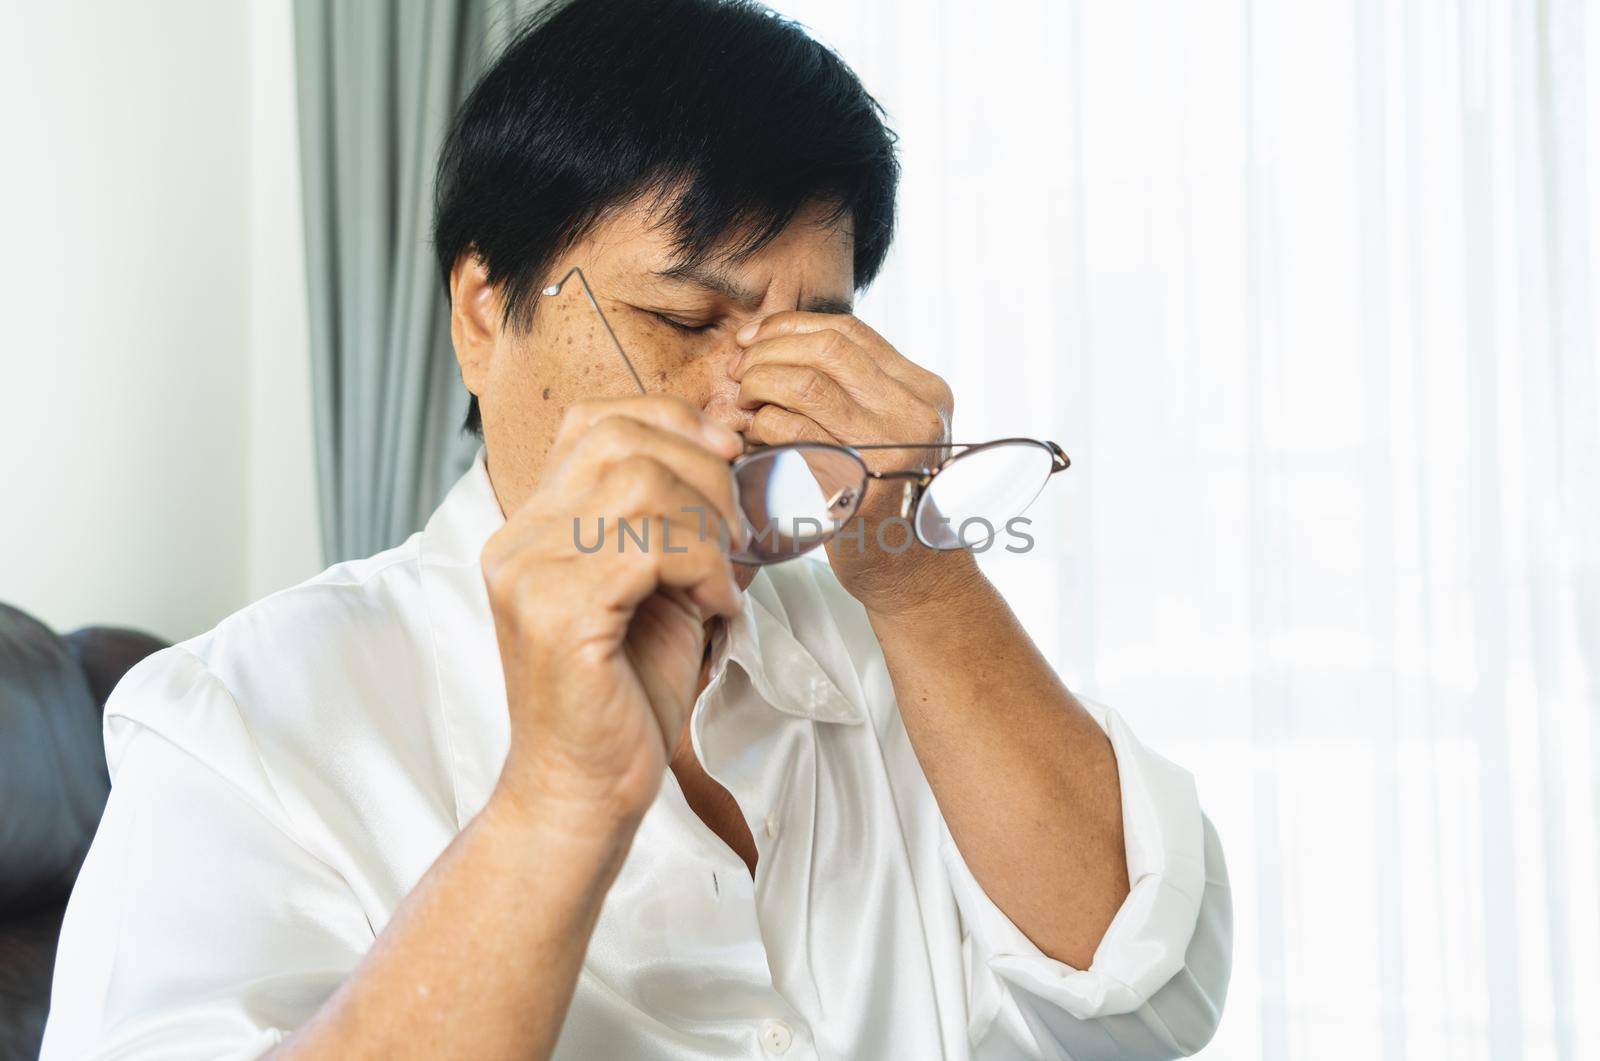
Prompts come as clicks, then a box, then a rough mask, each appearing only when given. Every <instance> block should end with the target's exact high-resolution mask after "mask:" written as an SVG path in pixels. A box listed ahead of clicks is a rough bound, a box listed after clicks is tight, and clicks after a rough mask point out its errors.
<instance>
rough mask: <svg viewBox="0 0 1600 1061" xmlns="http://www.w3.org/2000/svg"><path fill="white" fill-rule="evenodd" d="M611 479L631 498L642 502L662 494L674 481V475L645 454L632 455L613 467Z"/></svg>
mask: <svg viewBox="0 0 1600 1061" xmlns="http://www.w3.org/2000/svg"><path fill="white" fill-rule="evenodd" d="M610 477H611V479H613V480H614V481H615V482H616V483H617V484H618V485H620V486H621V487H622V488H623V490H624V491H625V492H626V493H627V494H628V496H629V497H631V498H633V499H634V500H635V501H641V502H642V501H644V500H646V499H648V498H650V497H653V496H655V495H657V494H660V493H662V492H663V491H664V490H665V489H666V488H667V486H668V485H669V484H670V483H671V481H672V473H671V472H669V471H667V469H666V467H665V466H664V465H663V464H662V463H661V462H660V461H658V460H656V459H655V458H654V457H651V456H649V455H647V454H644V453H635V454H632V455H631V456H628V457H624V458H623V459H622V460H620V461H618V462H617V463H616V464H614V465H612V468H611V472H610Z"/></svg>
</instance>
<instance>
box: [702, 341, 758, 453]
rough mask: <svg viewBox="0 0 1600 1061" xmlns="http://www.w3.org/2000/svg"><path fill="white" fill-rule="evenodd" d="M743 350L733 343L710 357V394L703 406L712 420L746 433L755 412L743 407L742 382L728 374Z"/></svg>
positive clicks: (708, 384) (707, 364)
mask: <svg viewBox="0 0 1600 1061" xmlns="http://www.w3.org/2000/svg"><path fill="white" fill-rule="evenodd" d="M739 353H740V348H739V347H738V346H736V345H735V344H733V343H729V344H728V349H727V350H725V351H722V352H719V353H718V354H717V356H715V357H710V358H707V359H706V371H707V377H708V378H707V379H706V381H705V388H706V390H705V395H706V397H705V400H704V401H703V402H702V403H701V408H702V409H703V410H704V411H705V414H706V415H707V416H708V417H710V418H711V419H712V420H714V421H716V422H717V423H719V424H721V425H723V426H724V427H727V428H731V429H732V430H734V431H737V432H738V433H739V434H741V435H742V434H744V433H745V432H747V431H749V430H750V423H751V421H752V420H753V419H754V413H753V412H752V411H751V410H749V409H741V408H739V382H738V381H737V380H735V379H734V378H733V377H732V376H730V375H728V373H729V371H731V370H732V368H733V363H734V362H735V361H737V360H738V359H739Z"/></svg>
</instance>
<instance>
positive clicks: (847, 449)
mask: <svg viewBox="0 0 1600 1061" xmlns="http://www.w3.org/2000/svg"><path fill="white" fill-rule="evenodd" d="M573 277H577V279H578V284H579V286H581V287H582V288H583V293H584V295H585V296H586V297H587V298H588V300H589V305H590V306H592V307H593V308H594V311H595V314H596V315H597V316H598V317H599V318H600V323H601V325H602V326H603V327H604V328H605V330H606V335H607V336H609V337H610V338H611V345H612V346H614V347H615V348H616V351H617V356H618V357H620V358H621V359H622V363H623V365H624V366H626V367H627V369H628V375H629V376H631V377H632V378H633V385H634V386H635V387H637V388H639V393H640V394H649V393H650V392H649V390H647V389H646V388H645V385H644V381H643V380H641V379H640V378H639V372H638V370H637V369H635V368H634V367H633V359H632V358H630V357H629V356H628V352H627V350H625V349H623V346H622V341H621V340H620V339H618V338H617V333H616V331H615V330H614V329H613V328H612V327H611V321H610V320H609V319H608V318H607V317H606V312H605V310H603V309H601V308H600V300H599V299H597V298H595V294H594V289H593V288H591V287H590V286H589V278H588V277H586V276H584V275H583V269H582V268H580V267H579V266H576V265H574V266H573V267H572V268H571V269H569V270H567V273H566V275H565V276H563V277H562V278H561V279H560V280H558V281H556V282H555V283H553V284H550V285H549V286H548V287H546V288H544V294H546V295H548V296H550V297H555V296H556V295H559V294H561V291H562V289H563V288H564V287H565V286H566V284H567V281H568V280H571V279H572V278H573ZM1018 444H1027V445H1033V446H1039V447H1041V448H1043V449H1045V450H1046V451H1048V452H1049V454H1050V471H1049V473H1048V474H1047V475H1046V482H1048V480H1049V476H1051V475H1055V474H1056V473H1057V472H1064V471H1066V470H1067V469H1068V468H1070V467H1072V460H1071V458H1069V457H1068V456H1067V454H1066V451H1065V450H1063V449H1062V448H1061V447H1060V446H1059V445H1057V444H1056V443H1054V442H1047V441H1042V440H1040V439H1036V438H997V439H993V440H991V441H988V442H931V443H930V442H867V443H862V444H861V445H849V444H846V443H843V442H785V443H782V444H780V445H776V446H768V445H759V446H753V447H749V448H748V449H746V451H745V452H744V453H743V454H742V455H741V456H738V457H735V458H734V459H733V461H732V462H730V463H731V467H732V469H733V473H734V481H735V482H737V481H738V473H739V469H740V468H742V467H744V466H745V465H746V464H748V463H750V462H751V461H752V460H755V459H756V458H766V457H768V456H770V455H772V454H774V453H779V452H782V451H784V450H805V449H825V450H834V451H836V452H842V453H844V454H846V455H847V456H849V457H850V458H851V459H852V460H854V461H855V462H856V463H857V464H859V465H861V471H862V475H863V478H862V482H861V489H860V490H858V491H857V492H856V496H855V497H854V498H853V499H851V504H850V513H849V515H847V516H846V517H845V518H843V519H841V520H839V521H838V525H837V526H836V527H834V528H833V529H832V530H830V531H828V532H826V533H823V534H819V535H818V536H816V537H815V538H807V539H804V540H805V541H806V542H807V543H808V544H807V545H806V547H805V548H804V549H800V550H797V551H796V552H794V553H792V554H790V555H789V556H784V557H773V558H770V559H767V558H749V559H745V558H743V557H739V556H736V557H735V559H737V560H739V561H740V562H741V563H750V564H768V563H778V562H781V561H782V560H788V559H793V558H794V557H795V556H800V555H802V554H803V553H806V552H809V551H810V550H812V549H814V548H816V547H817V546H818V545H821V544H823V543H825V542H827V541H828V540H829V539H830V538H832V537H834V536H835V535H836V534H838V532H839V527H842V526H844V525H845V524H846V523H848V522H850V520H852V519H854V518H855V515H856V512H857V511H858V510H859V509H860V507H861V499H862V497H863V496H864V495H865V494H866V486H867V484H868V482H870V481H872V480H879V481H883V480H888V479H895V480H899V481H901V482H903V483H905V491H904V494H903V495H902V497H901V501H900V516H901V518H902V519H910V517H911V514H912V513H913V512H915V511H916V510H917V506H919V505H920V504H921V503H922V498H923V497H924V496H925V495H926V493H927V490H928V486H929V484H931V483H932V482H933V480H934V478H935V477H936V476H937V475H938V474H939V473H940V472H942V471H944V470H945V469H946V468H948V467H950V465H952V464H954V463H955V462H956V461H958V460H960V459H961V458H963V457H968V456H971V455H972V454H974V453H979V452H982V451H983V450H986V449H992V448H994V447H997V446H1011V445H1018ZM879 449H937V450H960V451H961V452H959V453H952V454H951V455H950V456H948V457H946V458H944V459H943V460H942V461H940V462H939V463H938V464H935V465H931V466H923V467H921V468H897V469H892V470H889V471H881V472H880V471H873V470H872V468H871V467H869V466H868V464H867V461H866V458H864V457H863V456H862V455H861V451H863V450H879ZM1043 489H1044V487H1043V485H1041V486H1040V491H1041V492H1042V491H1043ZM844 493H845V491H843V490H841V491H839V492H838V493H835V494H834V496H833V497H832V498H829V500H828V507H829V508H833V507H834V506H835V505H836V504H838V503H839V501H840V500H841V498H842V496H843V494H844ZM1036 496H1037V495H1036ZM917 522H919V521H913V522H912V527H911V529H912V533H914V534H915V535H916V537H917V541H919V542H921V543H922V544H923V545H924V546H926V547H927V548H929V549H937V550H941V551H945V550H953V549H960V548H964V547H965V546H964V545H962V544H958V545H955V546H949V547H946V546H940V545H936V544H934V543H933V542H930V541H928V540H927V539H925V538H924V537H923V536H922V532H921V531H920V530H918V529H917Z"/></svg>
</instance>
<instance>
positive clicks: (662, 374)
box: [656, 369, 667, 383]
mask: <svg viewBox="0 0 1600 1061" xmlns="http://www.w3.org/2000/svg"><path fill="white" fill-rule="evenodd" d="M656 382H657V383H665V382H667V370H666V369H661V370H660V371H658V372H657V373H656Z"/></svg>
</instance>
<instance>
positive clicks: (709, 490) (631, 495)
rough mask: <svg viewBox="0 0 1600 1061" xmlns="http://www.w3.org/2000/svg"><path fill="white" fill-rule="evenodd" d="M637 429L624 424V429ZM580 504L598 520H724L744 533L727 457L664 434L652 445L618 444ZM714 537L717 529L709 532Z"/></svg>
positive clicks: (707, 523) (735, 531)
mask: <svg viewBox="0 0 1600 1061" xmlns="http://www.w3.org/2000/svg"><path fill="white" fill-rule="evenodd" d="M635 429H636V428H628V427H624V428H621V429H620V431H622V432H624V433H626V432H628V431H631V430H635ZM593 484H594V485H593V486H592V487H591V488H590V489H589V490H588V492H587V493H586V496H585V497H584V498H583V499H582V500H581V501H580V502H579V505H580V507H581V508H582V509H584V510H586V511H588V512H590V513H592V514H593V515H594V517H595V518H597V519H598V518H600V517H604V516H610V517H613V518H616V517H623V516H636V517H637V516H651V517H660V518H666V519H694V520H697V521H699V523H700V524H701V525H702V526H710V525H712V524H715V523H717V522H718V521H720V522H721V524H722V526H724V527H726V528H728V531H727V532H726V533H724V535H723V536H724V537H727V536H728V535H729V534H731V535H732V536H733V538H734V539H735V540H737V539H738V537H739V535H740V534H741V533H742V531H743V521H742V520H741V519H740V518H739V505H738V501H737V500H736V497H735V493H734V484H733V471H732V469H731V468H730V467H729V465H728V463H727V462H726V461H723V460H721V459H720V458H718V457H716V456H715V455H713V454H711V453H708V452H707V451H705V450H703V449H697V447H695V446H693V445H692V444H690V443H687V442H684V441H682V440H678V439H673V438H672V437H671V436H662V437H661V438H659V439H657V440H656V441H655V443H654V444H653V445H652V446H650V447H649V448H648V449H646V448H642V447H637V446H617V447H615V448H614V450H613V451H612V455H610V456H607V457H605V458H603V459H602V460H601V461H600V462H599V467H598V468H597V469H596V473H595V474H594V476H593ZM711 533H712V534H713V535H715V533H716V531H715V529H714V528H713V530H712V531H711Z"/></svg>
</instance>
